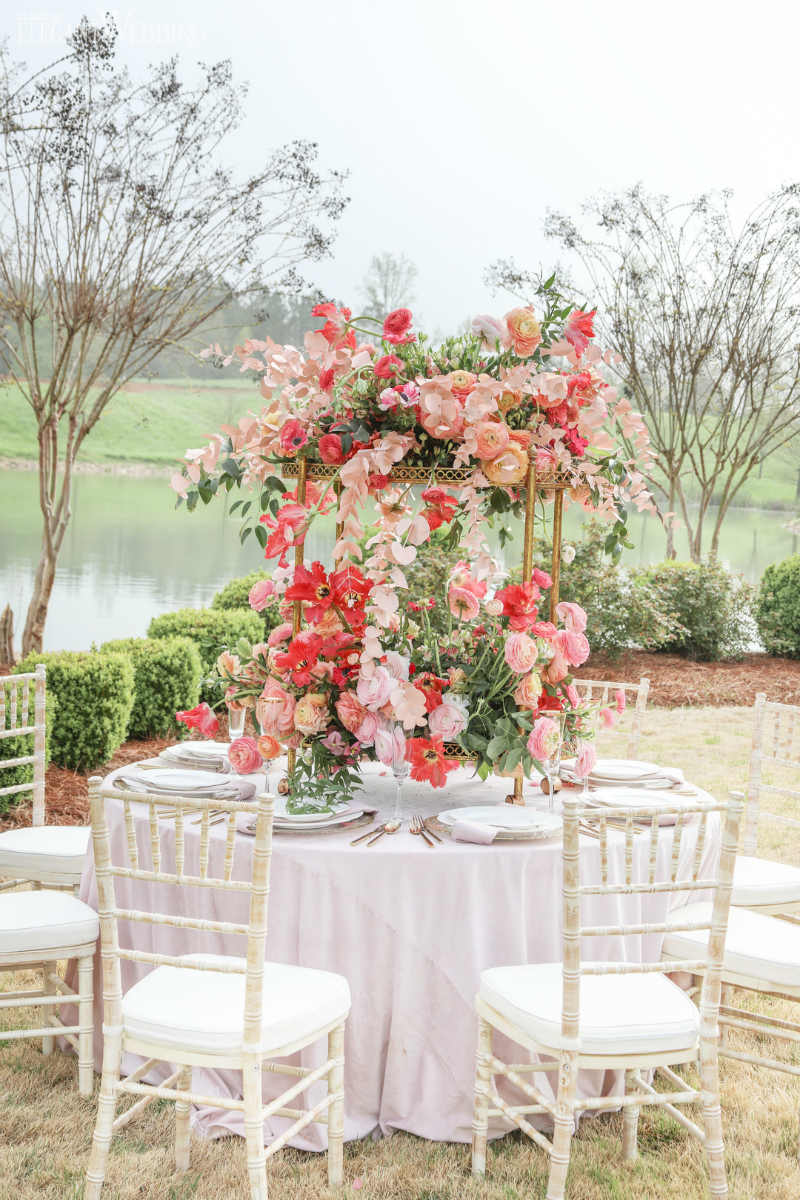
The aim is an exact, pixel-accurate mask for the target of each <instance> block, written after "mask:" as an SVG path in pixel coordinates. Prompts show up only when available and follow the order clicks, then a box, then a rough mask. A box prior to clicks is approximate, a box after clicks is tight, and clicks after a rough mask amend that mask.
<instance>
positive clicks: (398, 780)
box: [392, 721, 411, 821]
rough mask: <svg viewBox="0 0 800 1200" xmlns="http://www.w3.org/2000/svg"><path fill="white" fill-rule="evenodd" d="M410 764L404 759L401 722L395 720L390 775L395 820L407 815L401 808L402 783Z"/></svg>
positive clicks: (404, 751)
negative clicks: (393, 789)
mask: <svg viewBox="0 0 800 1200" xmlns="http://www.w3.org/2000/svg"><path fill="white" fill-rule="evenodd" d="M410 771H411V764H410V763H409V762H408V760H407V759H406V735H405V732H404V730H403V726H402V724H401V723H400V722H399V721H397V722H395V724H394V726H393V727H392V775H394V782H395V796H394V812H393V813H392V817H393V819H394V820H395V821H402V820H404V819H405V818H406V816H408V814H407V813H406V812H405V810H404V808H403V784H404V783H405V781H406V780H407V779H408V776H409V773H410Z"/></svg>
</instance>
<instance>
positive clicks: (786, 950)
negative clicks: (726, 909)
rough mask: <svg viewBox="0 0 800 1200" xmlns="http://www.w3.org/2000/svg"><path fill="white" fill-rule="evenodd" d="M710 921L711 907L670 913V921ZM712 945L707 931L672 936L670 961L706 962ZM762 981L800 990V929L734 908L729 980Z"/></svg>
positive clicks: (702, 905) (668, 946) (667, 949)
mask: <svg viewBox="0 0 800 1200" xmlns="http://www.w3.org/2000/svg"><path fill="white" fill-rule="evenodd" d="M683 919H686V920H690V921H708V920H710V919H711V905H710V904H705V903H702V902H699V903H697V904H687V905H686V906H685V907H684V908H681V909H676V910H675V911H674V912H672V913H670V920H674V921H676V922H677V921H678V920H683ZM707 944H708V931H707V930H705V929H698V930H685V931H682V932H678V933H669V934H667V936H666V938H665V939H664V955H665V956H666V957H668V958H703V957H704V956H705V953H706V946H707ZM729 975H740V976H748V977H749V978H755V979H761V980H763V981H764V982H766V983H769V984H771V985H773V986H782V987H800V925H793V924H791V923H790V922H789V921H781V920H780V918H779V917H768V916H765V915H764V914H763V913H755V912H750V910H749V909H746V908H732V909H731V912H730V919H729V921H728V936H727V938H726V939H725V976H726V977H727V976H729Z"/></svg>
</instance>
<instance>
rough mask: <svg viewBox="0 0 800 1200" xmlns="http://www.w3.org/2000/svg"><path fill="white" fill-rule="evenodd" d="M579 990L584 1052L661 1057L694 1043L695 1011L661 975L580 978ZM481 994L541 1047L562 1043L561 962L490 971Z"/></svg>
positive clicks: (484, 976)
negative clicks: (658, 1054) (651, 1054)
mask: <svg viewBox="0 0 800 1200" xmlns="http://www.w3.org/2000/svg"><path fill="white" fill-rule="evenodd" d="M580 986H581V992H580V995H581V1005H580V1049H581V1052H582V1053H583V1054H607V1055H614V1054H644V1053H648V1052H656V1053H661V1052H662V1051H672V1050H687V1049H691V1047H692V1046H693V1045H694V1044H695V1042H696V1041H697V1036H698V1030H699V1027H700V1018H699V1014H698V1012H697V1009H696V1008H695V1006H694V1004H693V1003H692V1001H691V1000H690V999H689V997H688V996H687V995H686V993H685V992H683V991H681V989H680V988H679V987H678V986H677V985H676V984H674V983H673V982H672V980H670V979H667V978H666V977H665V976H664V975H659V974H657V973H642V974H641V975H614V974H610V975H583V976H582V977H581V985H580ZM480 996H481V999H482V1000H484V1001H485V1002H486V1003H487V1004H488V1005H489V1006H490V1007H491V1008H493V1009H495V1011H496V1012H498V1013H500V1014H501V1016H504V1017H506V1018H507V1019H508V1020H509V1021H511V1022H512V1023H513V1024H514V1025H516V1026H518V1028H520V1029H522V1030H523V1031H524V1032H525V1033H527V1034H529V1035H530V1036H531V1037H533V1038H535V1039H536V1041H537V1042H539V1043H540V1044H541V1045H543V1046H553V1047H556V1048H557V1047H560V1046H563V1045H564V1040H563V1038H562V1036H561V963H531V964H529V965H526V966H522V967H491V968H490V969H489V970H488V971H483V972H482V973H481V985H480Z"/></svg>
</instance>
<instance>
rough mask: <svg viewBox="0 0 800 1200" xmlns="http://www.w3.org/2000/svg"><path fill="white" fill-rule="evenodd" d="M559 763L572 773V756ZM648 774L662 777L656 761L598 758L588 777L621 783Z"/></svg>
mask: <svg viewBox="0 0 800 1200" xmlns="http://www.w3.org/2000/svg"><path fill="white" fill-rule="evenodd" d="M561 765H562V766H563V767H564V768H565V769H566V770H567V771H569V772H570V773H574V771H575V759H574V758H573V759H569V760H568V761H565V762H564V763H562V764H561ZM650 775H655V776H657V777H658V778H659V779H662V778H663V777H664V776H663V772H662V768H661V767H659V765H658V764H657V763H651V762H637V761H636V759H633V758H598V760H597V762H596V763H595V764H594V766H593V767H592V770H591V772H590V775H589V778H590V779H597V780H601V779H602V780H604V781H606V780H607V781H608V782H609V783H623V782H626V781H627V780H629V779H630V780H632V781H634V782H638V781H639V780H644V779H645V778H647V776H650Z"/></svg>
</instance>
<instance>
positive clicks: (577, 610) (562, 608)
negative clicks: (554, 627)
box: [556, 600, 587, 633]
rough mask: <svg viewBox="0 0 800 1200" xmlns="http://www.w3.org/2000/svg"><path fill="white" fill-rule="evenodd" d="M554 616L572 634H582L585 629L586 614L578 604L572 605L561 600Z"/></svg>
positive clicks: (567, 601)
mask: <svg viewBox="0 0 800 1200" xmlns="http://www.w3.org/2000/svg"><path fill="white" fill-rule="evenodd" d="M556 616H557V617H558V619H559V621H563V622H564V626H565V628H566V629H569V630H570V631H571V632H574V633H583V631H584V630H585V629H586V622H587V617H586V612H585V610H584V609H582V608H581V606H580V604H574V603H572V602H571V601H569V600H561V601H560V603H558V604H557V605H556Z"/></svg>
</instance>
